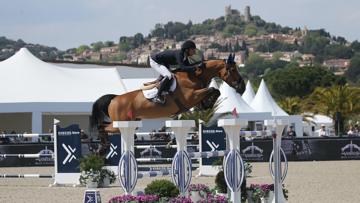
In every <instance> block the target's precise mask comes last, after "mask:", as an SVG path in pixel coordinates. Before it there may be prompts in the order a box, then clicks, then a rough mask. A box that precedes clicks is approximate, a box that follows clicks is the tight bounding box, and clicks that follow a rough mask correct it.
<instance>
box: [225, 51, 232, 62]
mask: <svg viewBox="0 0 360 203" xmlns="http://www.w3.org/2000/svg"><path fill="white" fill-rule="evenodd" d="M231 60H232V56H231V53H230V54H229V57H228V59H227V60H226V63H231Z"/></svg>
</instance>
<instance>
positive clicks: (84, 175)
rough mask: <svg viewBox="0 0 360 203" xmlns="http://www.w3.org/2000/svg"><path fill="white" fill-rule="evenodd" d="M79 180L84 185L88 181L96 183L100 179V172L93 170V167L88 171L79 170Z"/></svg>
mask: <svg viewBox="0 0 360 203" xmlns="http://www.w3.org/2000/svg"><path fill="white" fill-rule="evenodd" d="M79 181H80V183H81V184H82V185H86V184H88V183H90V182H95V183H98V182H99V181H100V172H99V171H94V170H93V169H90V170H88V171H81V175H80V179H79Z"/></svg>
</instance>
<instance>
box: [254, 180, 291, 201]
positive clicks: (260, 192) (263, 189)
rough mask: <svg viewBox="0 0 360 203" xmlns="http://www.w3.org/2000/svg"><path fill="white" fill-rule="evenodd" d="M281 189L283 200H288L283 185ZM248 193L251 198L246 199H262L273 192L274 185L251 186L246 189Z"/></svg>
mask: <svg viewBox="0 0 360 203" xmlns="http://www.w3.org/2000/svg"><path fill="white" fill-rule="evenodd" d="M282 188H283V194H284V197H285V199H287V198H288V192H289V191H288V190H287V189H286V188H285V185H284V184H283V185H282ZM248 190H249V191H252V196H251V197H248V198H251V199H252V200H254V201H255V200H260V199H261V198H264V197H266V196H268V195H269V193H270V191H274V184H251V185H250V188H248Z"/></svg>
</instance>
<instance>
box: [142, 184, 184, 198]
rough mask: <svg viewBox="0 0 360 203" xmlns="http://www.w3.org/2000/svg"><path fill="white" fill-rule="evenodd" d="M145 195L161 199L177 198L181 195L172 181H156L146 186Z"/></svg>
mask: <svg viewBox="0 0 360 203" xmlns="http://www.w3.org/2000/svg"><path fill="white" fill-rule="evenodd" d="M145 194H147V195H157V196H159V197H176V196H178V195H179V190H178V189H177V188H176V186H175V185H174V183H172V182H171V181H168V180H154V181H152V182H151V183H150V184H149V185H147V186H146V188H145Z"/></svg>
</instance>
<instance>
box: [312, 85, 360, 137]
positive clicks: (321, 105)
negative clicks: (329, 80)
mask: <svg viewBox="0 0 360 203" xmlns="http://www.w3.org/2000/svg"><path fill="white" fill-rule="evenodd" d="M359 100H360V89H359V88H355V87H350V86H348V85H343V86H338V85H335V86H332V87H327V88H323V87H317V88H316V89H315V90H314V92H313V93H312V94H311V95H310V96H309V98H308V99H307V100H306V104H307V105H306V106H307V109H308V110H310V111H312V112H314V113H321V114H323V115H327V116H329V117H331V118H332V119H333V120H334V121H335V120H336V114H337V113H340V114H341V118H340V120H339V123H340V128H339V129H337V132H336V134H338V131H340V132H342V133H343V132H344V125H343V124H344V121H347V120H348V119H349V118H350V117H351V116H354V115H358V114H359V113H360V102H359Z"/></svg>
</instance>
